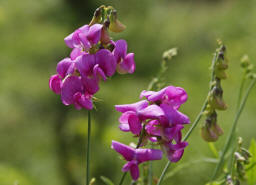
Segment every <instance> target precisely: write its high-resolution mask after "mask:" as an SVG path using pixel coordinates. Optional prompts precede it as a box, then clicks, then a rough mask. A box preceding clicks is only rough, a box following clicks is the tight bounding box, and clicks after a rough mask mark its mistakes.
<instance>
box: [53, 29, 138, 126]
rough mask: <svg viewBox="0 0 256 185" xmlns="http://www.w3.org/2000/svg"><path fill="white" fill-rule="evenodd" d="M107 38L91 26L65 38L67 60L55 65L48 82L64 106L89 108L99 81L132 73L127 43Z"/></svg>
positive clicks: (131, 55) (132, 55)
mask: <svg viewBox="0 0 256 185" xmlns="http://www.w3.org/2000/svg"><path fill="white" fill-rule="evenodd" d="M106 37H108V32H107V28H106V27H103V25H102V24H93V25H92V26H89V25H84V26H82V27H80V28H78V29H77V30H75V31H74V32H73V33H71V34H70V35H68V36H67V37H66V38H65V39H64V41H65V43H66V45H67V46H68V47H70V48H72V52H71V53H70V58H64V59H63V60H61V61H60V62H59V63H58V65H57V69H56V71H57V74H55V75H52V76H51V78H50V80H49V87H50V88H51V90H52V91H53V92H54V93H56V94H61V99H62V102H63V104H65V105H71V104H74V105H75V107H76V108H77V109H81V108H86V109H92V100H91V99H92V97H93V95H94V94H95V93H97V92H98V91H99V83H100V81H101V79H102V80H104V81H106V80H107V77H111V76H113V75H114V74H115V71H116V70H117V71H119V72H120V71H122V72H121V73H127V72H128V73H133V72H134V70H135V63H134V54H133V53H129V54H127V53H126V52H127V43H126V41H124V40H120V41H117V42H116V43H115V42H114V41H112V40H110V39H106ZM123 43H124V44H123ZM112 46H114V48H113V47H112ZM115 47H116V48H115ZM117 65H118V66H119V67H117ZM117 68H120V70H119V69H117ZM130 119H131V120H132V121H135V122H136V119H137V118H135V117H134V116H130ZM133 125H135V124H133ZM134 130H138V128H137V129H134Z"/></svg>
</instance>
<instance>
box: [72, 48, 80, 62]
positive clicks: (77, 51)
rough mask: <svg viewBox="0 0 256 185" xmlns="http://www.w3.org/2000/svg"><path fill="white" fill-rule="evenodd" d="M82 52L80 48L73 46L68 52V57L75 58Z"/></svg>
mask: <svg viewBox="0 0 256 185" xmlns="http://www.w3.org/2000/svg"><path fill="white" fill-rule="evenodd" d="M82 54H83V51H82V50H81V48H74V49H73V50H72V52H71V53H70V58H71V60H75V59H76V58H77V57H78V56H80V55H82Z"/></svg>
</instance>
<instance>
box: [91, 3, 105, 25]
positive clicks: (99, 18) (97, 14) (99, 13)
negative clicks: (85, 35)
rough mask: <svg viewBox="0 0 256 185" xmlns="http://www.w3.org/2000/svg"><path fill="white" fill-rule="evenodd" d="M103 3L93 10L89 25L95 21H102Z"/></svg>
mask: <svg viewBox="0 0 256 185" xmlns="http://www.w3.org/2000/svg"><path fill="white" fill-rule="evenodd" d="M104 7H105V6H104V5H102V6H100V7H99V8H97V9H96V10H95V12H94V15H93V18H92V20H91V22H90V24H89V26H92V25H94V24H96V23H100V22H101V21H102V13H103V10H104Z"/></svg>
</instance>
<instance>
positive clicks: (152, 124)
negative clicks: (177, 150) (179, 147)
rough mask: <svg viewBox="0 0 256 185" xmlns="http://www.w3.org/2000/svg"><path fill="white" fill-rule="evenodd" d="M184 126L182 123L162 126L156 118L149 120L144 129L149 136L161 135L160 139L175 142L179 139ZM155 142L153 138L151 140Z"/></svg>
mask: <svg viewBox="0 0 256 185" xmlns="http://www.w3.org/2000/svg"><path fill="white" fill-rule="evenodd" d="M183 128H184V126H183V125H180V124H177V125H174V126H172V127H165V126H163V125H162V124H161V123H160V121H158V120H151V121H149V122H148V123H147V125H146V127H145V129H146V132H147V133H148V134H149V135H150V137H157V136H158V137H161V140H162V141H165V142H172V141H173V140H175V141H176V142H177V143H178V142H180V141H181V139H182V134H181V130H182V129H183ZM158 140H159V139H158ZM151 141H153V142H156V141H157V140H156V141H155V140H152V139H151Z"/></svg>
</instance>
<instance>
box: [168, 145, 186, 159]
mask: <svg viewBox="0 0 256 185" xmlns="http://www.w3.org/2000/svg"><path fill="white" fill-rule="evenodd" d="M186 146H188V143H187V142H180V143H177V144H172V143H170V144H169V147H170V148H169V151H167V157H168V159H169V160H170V161H171V162H177V161H179V160H180V159H181V157H182V155H183V153H184V148H185V147H186Z"/></svg>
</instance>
